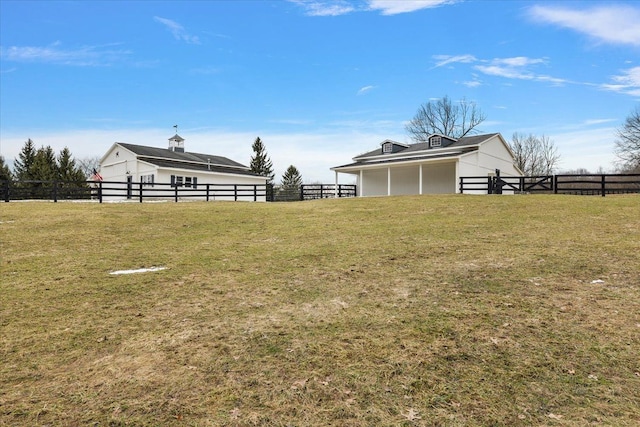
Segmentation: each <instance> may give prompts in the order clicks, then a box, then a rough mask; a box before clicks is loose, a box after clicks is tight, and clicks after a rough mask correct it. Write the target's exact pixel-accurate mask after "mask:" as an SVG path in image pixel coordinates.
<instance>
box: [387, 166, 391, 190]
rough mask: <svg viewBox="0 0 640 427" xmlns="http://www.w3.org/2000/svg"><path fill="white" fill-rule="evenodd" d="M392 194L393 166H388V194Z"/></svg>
mask: <svg viewBox="0 0 640 427" xmlns="http://www.w3.org/2000/svg"><path fill="white" fill-rule="evenodd" d="M390 195H391V166H388V167H387V196H390Z"/></svg>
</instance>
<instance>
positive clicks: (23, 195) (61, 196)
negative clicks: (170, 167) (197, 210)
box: [0, 181, 356, 203]
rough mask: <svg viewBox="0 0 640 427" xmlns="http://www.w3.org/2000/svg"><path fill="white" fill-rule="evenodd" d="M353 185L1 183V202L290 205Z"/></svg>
mask: <svg viewBox="0 0 640 427" xmlns="http://www.w3.org/2000/svg"><path fill="white" fill-rule="evenodd" d="M355 195H356V186H355V185H338V187H337V191H336V187H335V185H327V184H313V185H302V186H300V189H286V190H282V189H277V188H276V189H274V187H273V185H270V184H262V185H256V184H198V185H197V186H195V185H189V186H188V185H185V184H183V185H181V186H177V185H175V184H174V185H172V184H168V183H153V184H151V183H143V182H132V181H126V182H122V181H77V182H68V181H65V182H62V181H0V200H3V201H5V202H9V201H11V200H36V199H37V200H52V201H54V202H58V201H59V200H96V201H98V202H100V203H102V202H104V201H116V200H131V201H139V202H140V203H142V202H143V201H149V200H172V201H175V202H178V201H179V200H203V201H214V200H232V201H239V200H242V201H268V202H273V201H290V200H312V199H320V198H328V197H336V196H337V197H355Z"/></svg>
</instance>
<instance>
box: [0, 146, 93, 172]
mask: <svg viewBox="0 0 640 427" xmlns="http://www.w3.org/2000/svg"><path fill="white" fill-rule="evenodd" d="M86 179H87V174H86V173H85V171H84V170H83V168H82V167H81V166H79V165H77V164H76V160H75V159H74V158H73V156H72V154H71V151H70V150H69V148H68V147H64V148H63V149H62V150H61V151H60V152H59V153H58V154H57V155H56V153H55V152H54V150H53V149H52V148H51V146H49V145H47V146H46V147H45V146H41V147H40V148H38V149H36V145H35V144H34V142H33V140H31V138H29V139H28V140H27V142H25V144H24V146H23V147H22V150H20V153H19V154H18V158H17V159H15V160H14V162H13V171H12V170H11V169H10V168H9V166H8V165H7V164H6V163H5V161H4V158H3V157H1V156H0V181H14V180H15V181H19V182H24V181H59V182H81V181H85V180H86Z"/></svg>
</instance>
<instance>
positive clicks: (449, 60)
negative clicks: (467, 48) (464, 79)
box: [433, 55, 477, 68]
mask: <svg viewBox="0 0 640 427" xmlns="http://www.w3.org/2000/svg"><path fill="white" fill-rule="evenodd" d="M433 59H435V60H436V61H437V62H436V65H435V67H434V68H438V67H442V66H444V65H448V64H454V63H456V62H461V63H470V62H476V61H477V59H476V57H475V56H473V55H433Z"/></svg>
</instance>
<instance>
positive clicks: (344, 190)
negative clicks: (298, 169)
mask: <svg viewBox="0 0 640 427" xmlns="http://www.w3.org/2000/svg"><path fill="white" fill-rule="evenodd" d="M357 194H358V193H357V192H356V185H353V184H338V186H337V187H336V186H335V185H334V184H305V185H301V186H300V200H313V199H327V198H332V197H356V196H357Z"/></svg>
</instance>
